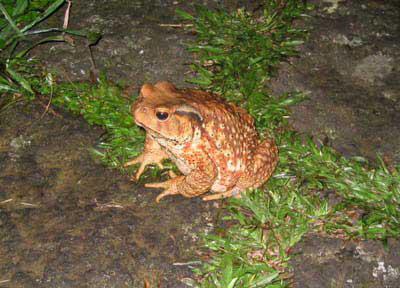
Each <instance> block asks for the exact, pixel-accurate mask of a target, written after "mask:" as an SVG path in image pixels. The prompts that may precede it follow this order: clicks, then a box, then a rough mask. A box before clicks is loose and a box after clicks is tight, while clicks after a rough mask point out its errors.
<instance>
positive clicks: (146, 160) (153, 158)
mask: <svg viewBox="0 0 400 288" xmlns="http://www.w3.org/2000/svg"><path fill="white" fill-rule="evenodd" d="M164 159H165V157H164V156H163V155H162V156H161V157H160V156H158V155H154V154H149V153H143V154H141V155H139V156H138V157H136V158H135V159H133V160H131V161H129V162H126V163H125V164H124V167H128V166H131V165H135V164H138V163H140V167H139V169H138V170H137V172H136V175H135V177H132V180H139V178H140V175H142V174H143V171H144V169H145V168H146V166H147V165H149V164H156V165H157V166H158V167H159V168H160V169H164V166H163V165H162V163H161V162H162V160H164Z"/></svg>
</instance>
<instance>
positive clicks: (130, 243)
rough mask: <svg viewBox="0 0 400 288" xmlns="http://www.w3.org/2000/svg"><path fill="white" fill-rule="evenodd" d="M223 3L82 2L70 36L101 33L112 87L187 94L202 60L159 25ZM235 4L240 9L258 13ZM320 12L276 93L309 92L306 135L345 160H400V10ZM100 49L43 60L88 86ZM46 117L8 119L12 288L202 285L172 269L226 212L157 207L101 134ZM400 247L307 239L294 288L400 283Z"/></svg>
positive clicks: (4, 252)
mask: <svg viewBox="0 0 400 288" xmlns="http://www.w3.org/2000/svg"><path fill="white" fill-rule="evenodd" d="M218 2H220V1H211V0H207V1H195V0H193V1H173V0H167V1H143V0H135V1H119V0H113V1H95V0H85V1H74V6H73V9H72V14H71V20H70V28H71V29H82V28H91V29H95V30H98V31H100V32H102V34H103V38H102V40H101V41H100V42H99V43H98V44H97V45H96V46H94V47H93V55H94V59H95V62H96V65H97V67H98V68H99V69H105V70H106V71H107V74H108V75H109V77H110V78H111V79H112V80H115V81H125V82H127V83H128V84H134V85H137V87H139V86H140V85H141V84H143V82H145V81H149V82H155V81H158V80H169V81H172V82H174V83H176V84H177V85H178V86H183V85H185V83H184V79H185V78H186V75H187V73H189V67H188V63H191V62H192V60H193V59H191V57H192V56H191V55H190V54H189V53H188V52H186V51H185V45H184V43H185V42H187V41H190V40H191V39H193V38H192V37H193V35H190V33H187V32H185V31H183V29H179V28H178V29H177V28H172V27H168V26H164V25H161V24H173V23H177V22H179V20H178V18H177V16H176V15H175V13H174V11H175V9H176V8H181V9H184V10H187V11H193V6H194V5H195V4H196V3H199V4H206V5H208V6H209V7H215V6H216V5H217V4H218ZM223 2H226V3H228V5H229V7H231V8H232V9H235V8H236V7H238V6H240V5H242V4H243V3H245V2H246V3H249V2H251V3H252V5H254V3H255V4H256V3H257V1H223ZM314 2H315V4H316V5H317V9H316V10H315V11H314V12H312V14H313V17H312V18H310V19H309V20H308V22H307V23H306V25H307V27H309V26H311V27H313V28H312V29H311V33H310V39H309V40H308V41H307V42H306V44H305V45H304V46H303V47H302V52H301V56H300V57H299V58H298V59H294V60H293V61H292V63H287V64H285V65H282V67H281V69H280V71H279V75H278V77H277V79H276V80H274V81H273V83H272V84H271V89H272V90H273V91H274V92H275V93H276V94H280V93H282V92H288V91H293V90H302V91H306V92H307V93H308V95H309V98H310V100H309V101H306V102H304V103H302V104H300V105H298V106H296V107H294V108H293V117H292V119H291V121H292V125H293V126H294V127H295V129H297V130H299V131H302V132H305V133H308V134H312V135H314V136H315V138H316V139H320V140H321V141H324V142H325V140H326V139H327V140H328V142H329V143H330V145H332V146H333V147H335V148H336V149H338V150H339V151H341V152H342V153H344V154H345V155H347V156H350V155H363V156H366V157H368V158H371V159H374V158H375V155H376V153H377V152H378V153H382V154H384V155H385V156H387V159H390V161H393V162H397V163H400V145H399V140H400V118H399V117H400V111H399V110H400V94H399V91H400V89H399V88H400V87H399V85H400V73H399V65H398V63H400V62H399V59H400V49H399V45H400V29H399V27H400V7H399V5H400V4H399V2H398V1H397V0H391V1H378V0H363V1H362V0H356V1H341V0H321V1H314ZM61 19H62V13H61V12H60V13H58V15H56V17H52V18H50V19H48V20H49V22H48V23H47V24H48V25H50V26H56V27H59V26H60V25H61V24H60V23H62V22H61ZM47 24H46V25H47ZM88 53H89V52H88V49H87V48H86V47H85V43H84V41H82V40H76V43H75V46H68V45H67V44H48V45H46V46H40V47H39V48H38V49H36V50H35V51H34V55H36V56H37V57H39V58H41V59H43V60H44V61H45V62H46V63H47V66H48V67H49V69H50V70H51V69H54V70H56V71H57V73H61V75H63V79H66V80H78V81H84V80H88V79H89V71H90V60H89V55H88ZM42 112H43V109H42V108H39V107H36V106H34V105H31V106H28V107H24V106H17V107H15V109H13V110H10V111H8V112H7V114H5V115H2V116H1V118H0V275H1V276H0V277H1V278H0V285H3V286H5V287H143V281H144V279H149V280H151V281H152V283H157V282H158V281H160V282H161V283H162V287H174V288H175V287H186V286H184V284H183V283H182V282H181V281H180V279H182V278H185V277H193V275H192V273H191V272H190V268H189V265H183V266H179V265H178V266H177V265H173V263H176V262H183V263H185V262H188V261H192V260H196V259H197V258H196V257H197V256H196V254H195V250H196V249H193V247H198V243H197V242H196V241H197V238H198V234H199V232H200V231H205V230H208V229H210V227H212V225H213V224H212V223H213V218H214V217H213V215H214V213H215V209H214V208H212V207H210V204H208V203H202V202H201V200H200V199H191V200H186V199H182V198H180V197H170V198H167V199H165V201H163V202H162V203H161V204H159V205H156V204H155V203H154V198H155V196H156V195H157V193H158V192H156V191H151V190H148V189H146V190H144V189H142V188H141V187H142V186H141V185H136V184H135V183H132V182H130V181H129V180H128V177H127V176H126V175H122V174H121V173H120V172H118V171H116V170H110V169H107V168H105V167H103V166H102V165H100V164H99V163H96V162H95V161H94V160H93V159H92V157H91V156H90V152H89V151H88V149H90V148H91V147H93V146H94V144H95V142H96V141H97V139H98V137H99V136H100V134H101V133H102V131H100V130H99V129H96V128H91V127H88V126H87V125H86V124H85V123H84V121H83V120H81V119H77V118H74V117H71V116H70V115H68V114H62V117H61V118H54V117H53V116H49V115H46V116H45V117H43V118H41V114H42ZM359 245H361V246H360V247H361V248H358V247H359ZM360 249H361V250H360ZM398 251H399V245H398V242H394V241H389V245H388V248H387V250H384V249H383V246H382V245H381V243H380V242H375V241H368V242H361V243H351V242H344V241H342V240H338V239H327V238H323V237H317V236H309V237H307V238H305V240H304V241H302V242H301V243H300V244H298V246H297V247H296V248H295V252H296V254H297V256H294V257H293V260H292V262H291V263H292V265H293V267H294V272H295V276H294V284H295V286H296V287H399V286H395V285H396V284H397V283H398V282H399V280H397V282H395V279H397V278H395V275H398V274H396V273H398V272H399V267H400V263H399V254H398ZM396 253H397V254H396ZM365 255H367V256H365ZM375 275H376V276H375ZM396 277H397V276H396ZM350 280H351V281H350ZM332 285H333V286H332ZM368 285H369V286H368ZM393 285H394V286H393Z"/></svg>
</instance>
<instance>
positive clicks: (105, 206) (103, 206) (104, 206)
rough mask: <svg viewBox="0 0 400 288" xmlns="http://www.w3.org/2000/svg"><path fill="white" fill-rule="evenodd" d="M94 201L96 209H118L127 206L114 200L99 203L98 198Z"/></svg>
mask: <svg viewBox="0 0 400 288" xmlns="http://www.w3.org/2000/svg"><path fill="white" fill-rule="evenodd" d="M94 203H95V205H96V208H95V209H96V210H105V209H109V208H117V209H124V208H125V207H124V206H123V205H121V204H118V203H115V202H113V201H111V202H109V203H103V204H102V203H99V202H97V199H94Z"/></svg>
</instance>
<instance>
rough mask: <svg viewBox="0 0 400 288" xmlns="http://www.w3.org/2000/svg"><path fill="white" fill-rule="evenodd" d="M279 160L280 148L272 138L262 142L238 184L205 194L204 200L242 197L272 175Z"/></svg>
mask: <svg viewBox="0 0 400 288" xmlns="http://www.w3.org/2000/svg"><path fill="white" fill-rule="evenodd" d="M277 162H278V148H277V147H276V145H275V144H274V142H273V141H272V140H270V139H267V140H264V141H263V142H261V143H260V144H259V145H258V146H257V148H256V150H255V152H254V154H253V156H252V158H251V161H250V164H249V165H247V166H246V171H245V173H244V174H243V175H242V176H241V177H240V178H239V180H238V182H237V183H236V185H235V186H234V187H233V188H232V189H230V190H228V191H226V192H222V193H216V194H212V195H207V196H204V197H203V198H202V199H203V200H204V201H210V200H217V199H222V198H228V197H237V198H240V193H241V192H243V191H245V190H246V189H248V188H258V187H260V186H261V185H262V184H263V183H264V182H265V181H267V180H268V178H269V177H271V174H272V172H274V169H275V167H276V164H277Z"/></svg>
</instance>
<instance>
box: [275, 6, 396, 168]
mask: <svg viewBox="0 0 400 288" xmlns="http://www.w3.org/2000/svg"><path fill="white" fill-rule="evenodd" d="M312 2H315V4H316V7H317V9H316V10H315V11H314V12H312V13H311V14H312V15H313V17H311V18H309V20H308V21H307V24H306V27H310V28H308V29H309V30H310V37H309V39H308V40H307V41H306V43H305V45H304V46H303V47H302V49H301V53H300V57H299V59H292V63H291V64H285V65H283V66H282V67H281V69H280V71H279V75H278V77H277V79H275V80H274V81H273V83H272V90H273V91H275V93H277V94H279V93H282V92H285V91H293V90H299V91H304V92H306V93H307V95H308V97H309V100H308V101H305V102H304V103H302V104H300V105H298V106H296V107H294V108H293V115H292V124H293V126H294V128H295V129H296V130H298V131H301V132H305V133H307V134H309V135H313V136H314V137H315V139H319V140H320V141H321V142H327V143H328V144H330V145H332V146H333V147H334V148H336V149H337V150H339V151H340V152H341V153H343V154H344V155H346V156H354V155H357V156H364V157H367V158H369V159H376V155H377V154H380V155H381V156H383V157H385V158H387V160H388V161H389V162H392V163H400V145H399V142H400V70H399V67H400V66H399V63H400V2H399V1H396V0H393V1H375V0H374V1H312Z"/></svg>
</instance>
